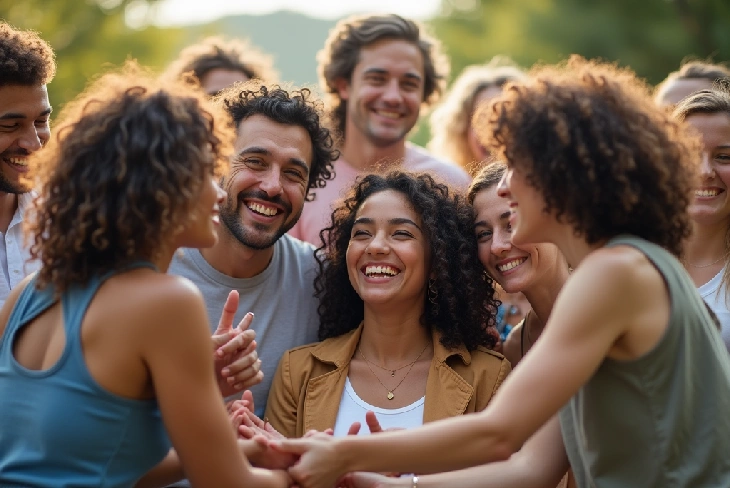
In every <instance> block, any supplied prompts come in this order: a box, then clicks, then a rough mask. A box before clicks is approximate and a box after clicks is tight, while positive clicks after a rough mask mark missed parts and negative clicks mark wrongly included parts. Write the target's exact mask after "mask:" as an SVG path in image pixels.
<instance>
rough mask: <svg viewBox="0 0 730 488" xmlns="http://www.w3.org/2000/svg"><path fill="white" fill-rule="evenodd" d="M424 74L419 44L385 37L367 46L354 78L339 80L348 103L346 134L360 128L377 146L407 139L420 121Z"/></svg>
mask: <svg viewBox="0 0 730 488" xmlns="http://www.w3.org/2000/svg"><path fill="white" fill-rule="evenodd" d="M423 73H424V68H423V56H422V54H421V52H420V50H419V49H418V46H416V45H415V44H412V43H410V42H407V41H403V40H392V39H384V40H381V41H377V42H374V43H373V44H370V45H369V46H366V47H363V48H362V49H361V50H360V57H359V62H358V63H357V66H355V69H354V71H353V73H352V77H351V79H350V81H347V80H343V79H341V80H339V82H338V84H339V88H338V93H339V96H340V98H341V99H342V100H345V101H346V103H347V121H346V124H345V133H346V137H347V136H349V135H350V134H352V132H353V131H358V132H360V133H362V134H363V135H364V136H365V138H366V139H367V140H368V141H369V142H370V143H371V144H373V145H375V146H377V147H385V146H389V145H392V144H395V143H398V142H401V141H404V140H405V137H406V135H408V132H409V131H410V130H411V129H412V128H413V126H414V125H416V122H417V121H418V114H419V112H420V109H421V103H422V102H423V78H424V74H423Z"/></svg>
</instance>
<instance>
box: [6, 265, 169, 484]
mask: <svg viewBox="0 0 730 488" xmlns="http://www.w3.org/2000/svg"><path fill="white" fill-rule="evenodd" d="M142 266H145V267H154V266H153V265H152V264H150V263H136V264H134V265H132V266H131V267H133V268H137V267H142ZM127 269H129V268H127ZM113 274H114V273H109V274H107V275H105V276H101V277H95V278H93V279H92V280H91V281H90V282H89V283H87V284H85V285H83V286H75V287H73V288H71V289H69V290H68V291H67V292H66V293H64V294H63V295H62V296H61V303H62V307H63V321H64V329H65V332H66V346H65V348H64V351H63V353H62V354H61V357H60V358H59V360H58V361H57V362H56V364H54V365H53V366H52V367H51V368H49V369H46V370H42V371H36V370H30V369H27V368H24V367H23V366H21V365H20V364H19V363H18V362H17V361H16V360H15V357H14V356H13V343H14V342H15V338H16V336H17V334H18V331H19V330H20V329H21V328H22V327H23V326H24V325H25V324H27V323H29V322H30V321H31V320H33V319H34V318H36V317H38V316H39V315H40V314H41V313H42V312H44V311H45V310H46V309H48V308H49V307H50V306H51V305H53V304H54V303H56V300H55V299H54V297H53V290H52V287H50V286H47V287H46V288H45V289H43V290H37V289H36V288H35V280H32V281H31V282H30V283H29V284H28V286H27V287H26V288H25V289H24V290H23V292H22V293H21V295H20V297H19V298H18V302H17V303H16V304H15V307H14V308H13V310H12V312H11V315H10V318H9V320H8V324H7V327H6V329H5V333H4V335H3V337H2V338H1V339H0V486H2V487H3V488H8V487H20V486H22V487H26V488H27V487H35V488H45V487H48V488H51V487H59V486H73V487H76V488H82V487H89V488H91V487H94V488H99V487H104V488H111V487H114V488H116V487H120V488H121V487H131V486H133V485H134V484H135V483H136V481H137V480H138V479H139V478H140V477H141V476H142V475H144V474H145V473H146V472H147V471H149V470H150V469H151V468H152V467H154V466H155V465H157V464H158V463H159V462H160V461H161V460H162V459H163V458H164V457H165V455H166V454H167V452H168V450H169V448H170V442H169V439H168V437H167V433H166V431H165V428H164V425H163V423H162V418H161V416H160V411H159V408H158V405H157V401H156V400H132V399H128V398H123V397H120V396H118V395H115V394H113V393H110V392H108V391H107V390H105V389H104V388H102V387H101V386H100V385H99V384H98V383H97V382H96V381H95V380H94V379H93V378H92V377H91V374H90V373H89V371H88V369H87V368H86V363H85V361H84V355H83V351H82V349H81V322H82V319H83V317H84V315H85V313H86V310H87V308H88V307H89V303H90V302H91V300H92V298H93V297H94V295H95V294H96V292H97V290H98V289H99V287H100V286H101V284H102V283H103V282H104V281H105V280H106V279H107V278H109V277H110V276H112V275H113Z"/></svg>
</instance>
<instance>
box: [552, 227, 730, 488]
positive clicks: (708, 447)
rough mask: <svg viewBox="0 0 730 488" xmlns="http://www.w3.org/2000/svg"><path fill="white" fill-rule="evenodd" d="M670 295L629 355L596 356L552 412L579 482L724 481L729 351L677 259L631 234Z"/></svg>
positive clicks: (619, 487)
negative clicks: (653, 333)
mask: <svg viewBox="0 0 730 488" xmlns="http://www.w3.org/2000/svg"><path fill="white" fill-rule="evenodd" d="M617 245H629V246H632V247H634V248H636V249H638V250H639V251H641V252H642V253H643V254H644V255H646V257H647V258H648V259H649V260H650V261H651V262H652V263H653V264H654V266H655V267H656V268H657V270H658V271H659V272H660V273H661V274H662V276H663V277H664V280H665V282H666V284H667V288H668V291H669V297H670V301H671V310H670V317H669V326H668V327H667V330H666V332H665V333H664V335H663V337H662V338H661V339H660V340H659V342H658V344H657V345H656V346H655V347H654V348H653V349H652V350H651V351H649V352H648V353H646V354H645V355H644V356H642V357H640V358H638V359H636V360H633V361H616V360H612V359H608V358H607V359H605V360H604V361H603V363H602V364H601V366H600V367H599V368H598V370H597V371H596V373H595V374H594V375H593V376H592V377H591V379H590V380H589V381H588V383H586V384H585V385H584V386H583V387H582V388H581V389H580V391H578V393H576V394H575V396H573V398H572V399H571V400H570V401H569V402H568V403H567V404H566V406H565V407H563V408H562V410H561V411H560V426H561V430H562V434H563V442H564V443H565V449H566V452H567V454H568V458H569V459H570V464H571V467H572V468H573V471H574V473H575V479H576V482H577V484H578V486H579V487H581V488H632V487H636V488H639V487H640V488H670V487H675V488H685V487H703V488H714V487H730V356H728V353H727V349H726V348H725V346H724V344H723V342H722V339H721V337H720V333H719V332H718V330H717V328H716V326H715V325H714V323H713V321H712V318H711V317H710V315H709V313H708V312H707V309H706V308H705V305H704V303H703V302H702V299H701V298H700V296H699V295H698V293H697V288H695V286H694V284H693V283H692V280H691V279H690V277H689V275H688V274H687V273H686V272H685V270H684V268H683V267H682V265H681V263H680V262H679V261H678V260H677V259H676V258H675V257H674V256H672V255H671V254H670V253H669V252H667V251H666V250H664V249H663V248H661V247H659V246H657V245H655V244H652V243H650V242H648V241H645V240H643V239H640V238H638V237H633V236H620V237H616V238H614V239H612V240H611V241H609V243H608V244H607V245H606V247H612V246H617Z"/></svg>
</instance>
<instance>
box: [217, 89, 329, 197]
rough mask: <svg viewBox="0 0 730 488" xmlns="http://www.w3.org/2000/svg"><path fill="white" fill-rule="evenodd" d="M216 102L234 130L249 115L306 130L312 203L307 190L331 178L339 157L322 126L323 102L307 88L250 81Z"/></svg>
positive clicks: (227, 92)
mask: <svg viewBox="0 0 730 488" xmlns="http://www.w3.org/2000/svg"><path fill="white" fill-rule="evenodd" d="M216 100H218V101H219V103H223V105H224V106H225V108H226V110H228V113H229V114H230V115H231V117H233V122H234V124H235V125H236V127H238V126H239V125H241V122H242V121H244V120H246V119H247V118H249V117H251V116H252V115H263V116H265V117H268V118H269V119H271V120H273V121H274V122H278V123H280V124H287V125H297V126H300V127H303V128H304V129H306V131H307V133H308V134H309V139H310V140H311V142H312V164H311V167H310V168H309V185H308V186H307V201H310V200H314V198H315V196H316V194H315V193H313V192H311V191H310V190H312V189H314V188H324V186H325V185H326V184H327V181H329V180H331V179H332V178H333V177H334V174H335V170H334V165H333V164H332V163H333V162H334V161H335V160H336V159H337V158H338V157H340V153H339V151H338V150H337V149H336V148H335V146H334V140H333V138H332V135H331V134H330V130H329V129H328V128H327V127H326V126H325V125H324V124H323V123H322V120H323V117H322V116H323V106H322V102H321V101H319V100H317V99H315V98H313V97H312V93H311V91H310V90H309V89H308V88H301V89H299V90H296V89H292V90H289V91H287V90H285V89H284V88H282V87H280V86H279V85H273V86H271V87H269V86H266V85H261V82H257V81H250V82H245V83H237V84H235V85H233V86H231V87H229V88H226V89H225V90H223V91H222V92H221V93H220V95H219V96H218V97H216Z"/></svg>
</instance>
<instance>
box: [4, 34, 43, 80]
mask: <svg viewBox="0 0 730 488" xmlns="http://www.w3.org/2000/svg"><path fill="white" fill-rule="evenodd" d="M55 74H56V59H55V55H54V53H53V49H51V46H50V45H49V44H48V43H47V42H46V41H44V40H43V39H41V38H40V37H39V36H38V34H36V33H35V32H33V31H27V30H26V31H23V30H18V29H15V28H14V27H12V26H11V25H10V24H8V23H6V22H0V86H5V85H21V86H36V85H45V84H47V83H49V82H50V81H51V80H52V79H53V76H54V75H55Z"/></svg>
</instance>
